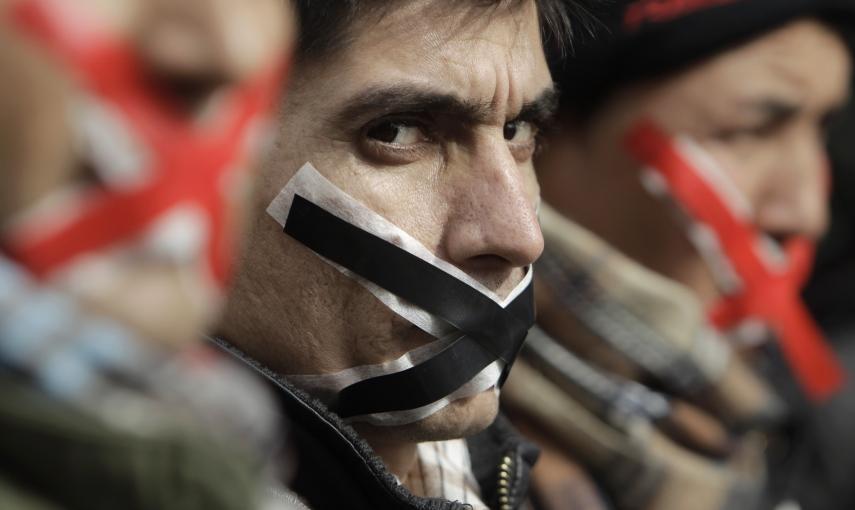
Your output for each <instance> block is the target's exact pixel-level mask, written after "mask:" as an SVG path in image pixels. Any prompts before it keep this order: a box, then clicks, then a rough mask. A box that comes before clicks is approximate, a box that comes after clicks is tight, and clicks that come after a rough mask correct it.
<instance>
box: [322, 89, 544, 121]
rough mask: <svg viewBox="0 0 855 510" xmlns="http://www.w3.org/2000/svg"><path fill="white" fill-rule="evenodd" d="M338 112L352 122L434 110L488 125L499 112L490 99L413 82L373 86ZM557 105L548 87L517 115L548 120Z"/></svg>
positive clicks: (343, 118) (520, 117) (344, 118)
mask: <svg viewBox="0 0 855 510" xmlns="http://www.w3.org/2000/svg"><path fill="white" fill-rule="evenodd" d="M348 103H349V104H348V106H347V107H346V108H345V109H344V110H343V111H341V112H340V113H339V114H338V116H337V117H338V119H339V120H340V121H343V122H348V121H349V122H353V121H354V119H361V118H365V117H369V116H378V115H388V114H392V113H432V114H438V115H447V116H450V117H456V118H458V119H459V120H460V121H462V122H464V123H471V124H486V123H489V122H490V121H491V120H493V119H495V117H496V112H495V109H494V108H493V106H492V105H491V104H490V103H489V102H488V101H485V102H477V101H469V100H467V99H463V98H461V97H458V96H456V95H454V94H449V93H446V92H440V91H436V90H433V89H429V88H422V87H418V86H413V85H394V86H390V87H376V88H370V89H368V90H366V91H363V92H362V93H360V94H358V95H356V96H355V97H353V98H351V99H350V100H349V101H348ZM557 104H558V92H557V91H556V90H555V88H554V87H553V86H550V87H547V88H546V89H545V90H543V91H542V92H541V93H540V95H539V96H538V97H537V98H536V99H535V100H533V101H530V102H527V103H525V104H524V105H523V107H522V109H521V110H520V113H519V114H518V115H517V117H516V118H518V119H521V120H526V121H532V122H545V121H546V120H548V119H549V118H550V117H551V116H552V114H553V113H554V112H555V109H556V107H557Z"/></svg>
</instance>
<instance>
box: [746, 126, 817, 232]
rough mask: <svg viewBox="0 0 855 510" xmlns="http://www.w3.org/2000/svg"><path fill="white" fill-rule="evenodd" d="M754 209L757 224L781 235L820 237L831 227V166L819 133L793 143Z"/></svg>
mask: <svg viewBox="0 0 855 510" xmlns="http://www.w3.org/2000/svg"><path fill="white" fill-rule="evenodd" d="M789 146H790V150H788V151H783V152H782V153H781V156H782V157H781V158H780V159H779V160H778V161H779V164H778V166H777V171H776V172H775V173H776V175H775V176H774V177H773V178H772V179H770V180H769V185H768V186H767V187H766V189H765V190H764V192H763V193H762V194H761V196H760V200H759V204H758V206H757V207H756V209H755V214H756V222H757V225H758V226H759V227H760V228H761V229H762V230H763V231H764V232H766V233H768V234H770V235H772V236H773V237H775V238H778V239H786V238H789V237H793V236H806V237H809V238H811V239H817V238H819V237H820V236H822V234H823V233H824V232H825V230H826V228H827V227H828V222H829V213H828V196H829V195H828V194H829V186H830V178H831V177H830V170H829V163H828V157H827V154H826V149H825V144H824V142H823V141H822V138H821V137H820V136H818V135H817V136H811V137H806V138H802V139H801V140H800V141H799V142H797V143H795V142H794V143H791V144H790V145H789Z"/></svg>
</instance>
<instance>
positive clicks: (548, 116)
mask: <svg viewBox="0 0 855 510" xmlns="http://www.w3.org/2000/svg"><path fill="white" fill-rule="evenodd" d="M559 96H560V94H559V93H558V89H556V88H555V87H554V86H551V87H547V88H546V89H544V90H543V91H542V92H541V93H540V95H539V96H537V98H536V99H535V100H534V101H529V102H527V103H525V104H523V107H522V109H521V110H520V113H519V114H518V115H517V116H516V119H513V120H523V121H526V122H531V123H533V124H535V125H543V124H547V123H548V122H549V121H550V120H552V117H553V116H554V115H555V112H556V110H558V98H559Z"/></svg>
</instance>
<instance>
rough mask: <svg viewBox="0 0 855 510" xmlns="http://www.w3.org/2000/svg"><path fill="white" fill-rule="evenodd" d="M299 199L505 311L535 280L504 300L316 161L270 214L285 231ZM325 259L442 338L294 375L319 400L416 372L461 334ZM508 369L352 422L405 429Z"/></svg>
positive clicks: (492, 368) (496, 366) (497, 367)
mask: <svg viewBox="0 0 855 510" xmlns="http://www.w3.org/2000/svg"><path fill="white" fill-rule="evenodd" d="M295 195H300V196H301V197H303V198H305V199H307V200H309V201H311V202H313V203H314V204H316V205H318V206H320V207H322V208H324V209H325V210H327V211H329V212H331V213H333V214H335V215H336V216H338V217H339V218H341V219H343V220H345V221H347V222H349V223H351V224H353V225H355V226H357V227H359V228H361V229H362V230H365V231H366V232H370V233H371V234H374V235H376V236H377V237H380V238H381V239H384V240H386V241H388V242H390V243H392V244H394V245H396V246H398V247H399V248H401V249H403V250H405V251H407V252H409V253H411V254H413V255H415V256H416V257H419V258H420V259H422V260H424V261H425V262H427V263H429V264H431V265H433V266H434V267H437V268H439V269H440V270H442V271H444V272H446V273H448V274H450V275H451V276H453V277H455V278H456V279H458V280H460V281H461V282H463V283H465V284H466V285H468V286H470V287H472V288H474V289H476V290H478V291H479V292H481V293H482V294H484V295H485V296H487V297H489V298H490V299H492V300H493V301H494V302H496V303H497V304H499V305H500V306H501V307H503V308H504V307H507V306H508V305H509V304H510V303H511V302H513V300H514V299H515V298H516V297H517V296H519V295H520V293H522V292H523V290H525V289H526V287H528V285H529V283H530V282H531V278H532V271H531V268H529V269H528V270H527V271H526V275H525V278H523V280H522V281H521V282H520V283H519V285H517V286H516V287H515V288H514V290H513V291H511V293H510V294H508V296H506V297H505V298H501V297H500V296H498V295H497V294H496V293H495V292H493V291H491V290H490V289H488V288H487V287H485V286H484V285H482V284H481V283H480V282H478V281H477V280H475V279H473V278H472V277H471V276H469V275H468V274H466V273H465V272H463V271H461V270H460V269H458V268H457V267H455V266H454V265H453V264H450V263H449V262H446V261H444V260H442V259H440V258H439V257H437V256H436V255H434V253H433V252H432V251H431V250H430V249H428V248H427V247H426V246H424V245H423V244H422V243H420V242H419V241H418V240H417V239H415V238H414V237H412V236H411V235H410V234H408V233H407V232H405V231H403V230H402V229H400V228H399V227H397V226H396V225H394V224H393V223H392V222H390V221H389V220H387V219H386V218H383V217H382V216H380V215H379V214H377V213H376V212H374V211H373V210H371V209H370V208H368V207H366V206H365V205H364V204H362V203H360V202H359V201H357V200H356V199H355V198H353V197H351V196H350V195H348V194H347V193H345V192H344V191H342V190H341V189H339V188H338V187H337V186H335V185H334V184H333V183H331V182H330V181H329V180H327V179H326V178H324V176H322V175H321V174H320V173H319V172H318V171H317V170H316V169H315V168H314V167H313V166H312V165H311V163H306V164H305V165H303V167H302V168H300V170H299V171H298V172H297V173H296V174H295V175H294V177H292V178H291V180H290V181H288V184H287V185H286V186H285V188H283V189H282V191H281V192H280V193H279V195H277V196H276V198H275V199H274V200H273V201H272V202H271V203H270V205H269V206H268V208H267V213H268V214H269V215H270V216H271V217H273V219H275V220H276V221H277V222H278V223H279V225H281V226H282V227H283V228H284V226H285V222H286V220H287V219H288V213H289V211H290V210H291V204H292V203H293V201H294V196H295ZM323 260H325V261H326V262H327V263H329V264H330V265H332V266H333V267H335V268H336V269H338V270H339V271H341V272H342V273H343V274H345V275H347V276H349V277H350V278H353V279H354V280H356V281H357V282H359V283H360V284H361V285H363V286H364V287H365V288H366V289H367V290H368V291H369V292H371V293H372V294H373V295H374V296H376V297H377V299H379V300H380V301H381V302H382V303H383V304H385V305H386V306H387V307H389V309H391V310H392V311H394V312H395V313H397V314H398V315H400V316H401V317H403V318H404V319H406V320H408V321H409V322H411V323H412V324H414V325H415V326H416V327H418V328H420V329H422V330H423V331H425V332H427V333H429V334H430V335H432V336H434V337H436V338H439V339H440V340H437V341H435V342H432V343H430V344H427V345H424V346H422V347H419V348H417V349H414V350H412V351H410V352H408V353H406V354H404V355H403V356H401V357H400V358H398V359H395V360H392V361H389V362H386V363H380V364H376V365H363V366H358V367H352V368H349V369H346V370H342V371H341V372H336V373H333V374H317V375H315V374H313V375H289V376H288V379H289V380H290V381H292V382H293V383H294V384H296V385H297V386H299V387H301V388H302V389H304V390H306V391H307V392H308V393H310V394H312V395H313V396H315V397H317V398H319V399H320V400H321V401H323V402H330V401H331V400H332V398H333V397H334V396H335V395H336V394H337V393H338V392H339V391H341V390H342V389H343V388H345V387H347V386H350V385H351V384H354V383H357V382H360V381H363V380H365V379H370V378H373V377H378V376H381V375H386V374H392V373H396V372H400V371H403V370H407V369H408V368H411V367H413V366H415V365H417V364H419V363H421V362H423V361H426V360H427V359H429V358H431V357H432V356H434V355H436V354H437V353H438V352H439V351H441V350H442V349H443V348H445V347H446V346H448V345H449V344H450V343H451V342H452V341H453V340H454V338H456V336H457V334H456V332H455V330H454V328H453V327H452V326H451V325H449V324H448V323H447V322H445V321H444V320H443V319H441V318H439V317H436V316H434V315H432V314H430V313H428V312H426V311H425V310H423V309H421V308H419V307H417V306H415V305H413V304H411V303H409V302H407V301H405V300H402V299H400V298H399V297H398V296H396V295H394V294H392V293H391V292H389V291H387V290H385V289H383V288H381V287H379V286H377V285H375V284H373V283H371V282H369V281H367V280H365V279H364V278H362V277H360V276H358V275H356V274H354V273H352V272H351V271H349V270H348V269H346V268H344V267H342V266H340V265H338V264H335V263H334V262H332V261H330V260H327V259H323ZM502 369H503V363H502V362H501V361H496V362H494V363H492V364H491V365H489V366H487V367H486V368H485V369H484V370H482V371H481V372H480V373H479V374H478V375H476V376H475V377H474V378H473V379H472V380H470V381H469V382H468V383H466V384H465V385H463V386H462V387H460V388H459V389H458V390H457V391H455V392H454V393H452V394H451V395H448V396H447V397H445V398H443V399H440V400H438V401H436V402H433V403H431V404H428V405H426V406H424V407H420V408H418V409H412V410H407V411H395V412H389V413H376V414H371V415H365V416H355V417H353V418H350V419H348V421H349V422H365V423H372V424H375V425H383V426H391V425H403V424H407V423H412V422H415V421H418V420H421V419H424V418H426V417H427V416H430V415H431V414H433V413H436V412H437V411H439V410H441V409H443V408H445V407H446V406H448V404H450V403H451V402H453V401H455V400H458V399H461V398H466V397H470V396H473V395H476V394H478V393H481V392H484V391H487V390H489V389H490V388H496V386H497V385H498V381H499V378H500V376H501V373H502ZM497 391H498V390H497Z"/></svg>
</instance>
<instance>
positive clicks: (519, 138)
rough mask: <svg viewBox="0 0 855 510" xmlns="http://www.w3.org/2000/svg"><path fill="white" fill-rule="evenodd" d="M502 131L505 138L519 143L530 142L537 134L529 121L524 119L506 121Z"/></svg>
mask: <svg viewBox="0 0 855 510" xmlns="http://www.w3.org/2000/svg"><path fill="white" fill-rule="evenodd" d="M502 133H503V135H504V137H505V140H507V141H509V142H513V143H519V144H525V143H531V142H532V141H533V140H534V137H535V135H536V134H537V133H536V130H535V128H534V126H533V125H532V124H531V122H526V121H524V120H514V121H511V122H506V123H505V126H504V128H503V130H502Z"/></svg>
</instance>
